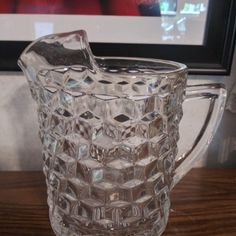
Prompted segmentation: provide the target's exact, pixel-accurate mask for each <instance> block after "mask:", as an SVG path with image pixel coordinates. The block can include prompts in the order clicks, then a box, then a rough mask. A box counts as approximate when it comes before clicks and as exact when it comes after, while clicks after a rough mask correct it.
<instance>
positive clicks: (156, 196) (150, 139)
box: [18, 30, 226, 236]
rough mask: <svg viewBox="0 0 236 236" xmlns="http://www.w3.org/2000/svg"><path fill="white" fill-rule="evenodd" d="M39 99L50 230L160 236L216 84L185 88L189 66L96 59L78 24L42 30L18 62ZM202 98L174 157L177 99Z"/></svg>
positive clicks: (196, 149)
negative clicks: (189, 136) (191, 133)
mask: <svg viewBox="0 0 236 236" xmlns="http://www.w3.org/2000/svg"><path fill="white" fill-rule="evenodd" d="M18 63H19V66H20V67H21V68H22V70H23V72H24V73H25V75H26V77H27V79H28V83H29V87H30V90H31V93H32V96H33V98H34V100H35V101H36V102H37V105H38V120H39V128H40V129H39V135H40V138H41V141H42V144H43V161H44V166H43V171H44V174H45V176H46V184H47V192H48V205H49V216H50V221H51V225H52V228H53V230H54V232H55V234H56V235H58V236H61V235H70V236H85V235H86V236H88V235H96V236H118V235H119V236H158V235H161V234H162V233H163V231H164V230H165V227H166V225H167V222H168V216H169V209H170V197H169V195H170V191H171V189H172V188H173V187H174V186H175V184H176V183H177V182H178V181H179V180H180V178H181V177H182V176H183V175H185V174H186V173H187V172H188V171H189V170H190V168H191V167H192V165H193V162H194V161H195V160H196V159H197V158H198V157H200V156H201V154H202V153H203V152H204V151H205V150H206V148H207V146H208V145H209V142H210V140H211V138H212V136H213V134H214V133H215V130H216V128H217V126H218V124H219V122H220V120H221V117H222V114H223V110H224V105H225V100H226V90H225V89H224V88H223V86H222V85H220V84H208V85H195V86H187V87H186V79H187V68H186V66H185V65H183V64H180V63H176V62H172V61H164V60H154V59H143V58H119V57H95V56H93V54H92V52H91V50H90V48H89V43H88V41H87V37H86V33H85V31H83V30H79V31H75V32H70V33H62V34H53V35H49V36H44V37H42V38H40V39H38V40H36V41H35V42H33V43H31V44H30V45H29V46H28V47H27V48H26V49H25V50H24V52H23V53H22V55H21V56H20V59H19V61H18ZM192 99H208V100H210V102H209V104H210V105H209V110H208V114H207V116H206V120H205V123H204V125H203V127H202V129H201V130H200V132H199V135H198V136H197V138H196V141H195V142H194V144H193V146H192V147H191V149H190V150H189V151H188V152H186V153H185V154H183V155H182V156H181V157H177V141H178V139H179V122H180V120H181V117H182V115H183V111H182V103H183V101H185V102H188V101H191V100H192Z"/></svg>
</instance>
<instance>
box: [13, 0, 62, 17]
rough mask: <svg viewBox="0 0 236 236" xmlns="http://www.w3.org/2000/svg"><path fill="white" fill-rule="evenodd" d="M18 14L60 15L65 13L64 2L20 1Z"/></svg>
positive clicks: (17, 8) (54, 0)
mask: <svg viewBox="0 0 236 236" xmlns="http://www.w3.org/2000/svg"><path fill="white" fill-rule="evenodd" d="M17 2H18V3H17V6H16V12H17V13H34V14H60V13H64V8H63V4H64V1H63V0H18V1H17Z"/></svg>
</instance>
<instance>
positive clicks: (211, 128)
mask: <svg viewBox="0 0 236 236" xmlns="http://www.w3.org/2000/svg"><path fill="white" fill-rule="evenodd" d="M226 97H227V90H226V89H225V86H224V85H223V84H219V83H212V84H199V85H191V86H187V88H186V98H185V101H184V102H190V101H191V100H196V99H208V100H210V104H209V109H208V112H207V115H206V118H205V121H204V123H203V126H202V128H201V129H200V131H199V133H198V135H197V137H196V139H195V141H194V143H193V145H192V146H191V147H190V149H189V150H188V151H186V152H185V153H184V154H182V155H181V156H177V157H176V167H175V174H174V178H173V182H172V185H171V188H173V187H174V186H175V185H176V184H177V183H178V182H179V181H180V179H181V178H182V177H183V176H184V175H185V174H187V172H188V171H189V170H190V169H191V168H192V166H193V164H194V162H195V161H196V160H197V159H199V157H201V156H202V154H203V153H204V152H205V151H206V150H207V148H208V146H209V144H210V142H211V140H212V138H213V136H214V134H215V132H216V130H217V128H218V126H219V124H220V121H221V118H222V115H223V112H224V107H225V102H226Z"/></svg>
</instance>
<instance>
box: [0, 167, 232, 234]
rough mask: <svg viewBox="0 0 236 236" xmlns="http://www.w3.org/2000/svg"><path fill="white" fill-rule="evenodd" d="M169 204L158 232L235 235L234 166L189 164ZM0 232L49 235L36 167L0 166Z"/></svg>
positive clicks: (41, 178)
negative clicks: (8, 169)
mask: <svg viewBox="0 0 236 236" xmlns="http://www.w3.org/2000/svg"><path fill="white" fill-rule="evenodd" d="M171 209H172V210H171V215H170V219H169V224H168V227H167V229H166V232H165V233H164V234H163V235H164V236H171V235H175V236H198V235H199V236H200V235H207V236H210V235H214V236H218V235H221V236H236V169H193V170H192V171H191V172H190V173H189V174H188V175H187V176H186V177H185V178H184V179H183V180H182V181H181V182H180V183H179V184H178V185H177V186H176V188H175V189H174V191H173V193H172V207H171ZM0 235H1V236H5V235H6V236H8V235H14V236H28V235H33V236H53V235H54V234H53V232H52V230H51V228H50V224H49V220H48V208H47V204H46V186H45V182H44V176H43V174H42V172H0Z"/></svg>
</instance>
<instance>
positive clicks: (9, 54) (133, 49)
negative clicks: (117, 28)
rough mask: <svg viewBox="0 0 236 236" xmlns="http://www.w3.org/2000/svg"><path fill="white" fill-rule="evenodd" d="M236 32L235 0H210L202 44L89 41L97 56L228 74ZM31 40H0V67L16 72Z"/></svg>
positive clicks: (211, 73) (193, 72)
mask: <svg viewBox="0 0 236 236" xmlns="http://www.w3.org/2000/svg"><path fill="white" fill-rule="evenodd" d="M235 35H236V0H224V1H214V0H209V6H208V12H207V19H206V27H205V34H204V41H203V44H202V45H183V44H181V45H178V44H153V43H152V44H145V43H143V44H139V43H138V44H137V43H133V44H132V43H101V42H100V43H91V48H92V51H93V53H94V55H96V56H120V57H145V58H159V59H165V60H173V61H178V62H181V63H184V64H186V65H187V66H188V68H189V73H190V74H205V75H229V74H230V69H231V64H232V58H233V51H234V47H235ZM29 43H30V41H28V40H27V41H10V40H5V41H0V70H1V71H18V70H19V67H18V66H17V59H18V57H19V55H20V53H21V52H22V51H23V49H24V48H25V47H26V46H27V45H28V44H29Z"/></svg>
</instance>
